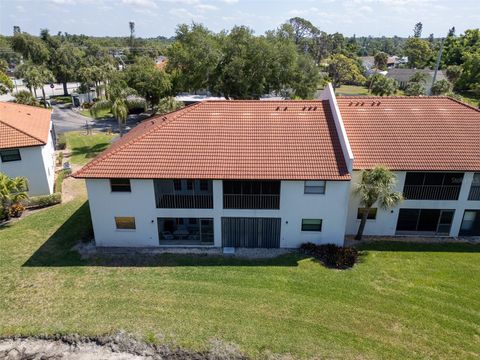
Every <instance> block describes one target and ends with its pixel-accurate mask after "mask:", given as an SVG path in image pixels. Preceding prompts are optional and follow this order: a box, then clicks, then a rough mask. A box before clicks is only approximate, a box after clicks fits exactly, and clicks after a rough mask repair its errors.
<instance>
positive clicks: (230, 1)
mask: <svg viewBox="0 0 480 360" xmlns="http://www.w3.org/2000/svg"><path fill="white" fill-rule="evenodd" d="M220 1H221V2H224V3H225V4H235V3H238V0H220Z"/></svg>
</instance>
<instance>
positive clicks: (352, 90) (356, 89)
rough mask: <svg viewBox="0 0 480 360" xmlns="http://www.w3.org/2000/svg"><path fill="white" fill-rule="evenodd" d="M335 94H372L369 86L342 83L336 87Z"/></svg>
mask: <svg viewBox="0 0 480 360" xmlns="http://www.w3.org/2000/svg"><path fill="white" fill-rule="evenodd" d="M335 94H336V95H337V96H342V95H343V96H350V95H370V93H369V92H368V88H366V87H364V86H356V85H342V86H340V87H339V88H336V89H335Z"/></svg>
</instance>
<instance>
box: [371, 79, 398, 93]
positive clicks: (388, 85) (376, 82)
mask: <svg viewBox="0 0 480 360" xmlns="http://www.w3.org/2000/svg"><path fill="white" fill-rule="evenodd" d="M397 89H398V87H397V82H396V81H395V80H394V79H390V78H387V77H386V76H383V75H381V74H375V75H373V76H372V77H371V80H370V92H371V93H372V94H373V95H379V96H391V95H395V93H396V92H397Z"/></svg>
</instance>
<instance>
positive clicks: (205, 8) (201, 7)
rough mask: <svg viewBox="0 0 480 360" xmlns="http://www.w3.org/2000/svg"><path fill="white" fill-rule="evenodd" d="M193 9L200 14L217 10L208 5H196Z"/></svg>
mask: <svg viewBox="0 0 480 360" xmlns="http://www.w3.org/2000/svg"><path fill="white" fill-rule="evenodd" d="M195 8H196V9H197V10H198V11H201V12H207V11H213V10H218V8H217V7H216V6H215V5H209V4H198V5H197V6H195Z"/></svg>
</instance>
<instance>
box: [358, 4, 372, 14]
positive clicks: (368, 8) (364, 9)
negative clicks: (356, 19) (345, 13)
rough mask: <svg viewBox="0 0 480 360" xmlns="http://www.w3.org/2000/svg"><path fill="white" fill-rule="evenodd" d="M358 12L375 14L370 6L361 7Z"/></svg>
mask: <svg viewBox="0 0 480 360" xmlns="http://www.w3.org/2000/svg"><path fill="white" fill-rule="evenodd" d="M358 10H360V11H363V12H368V13H371V12H373V9H372V8H371V7H370V6H368V5H364V6H360V8H359V9H358Z"/></svg>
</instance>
